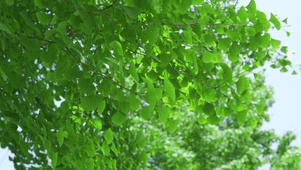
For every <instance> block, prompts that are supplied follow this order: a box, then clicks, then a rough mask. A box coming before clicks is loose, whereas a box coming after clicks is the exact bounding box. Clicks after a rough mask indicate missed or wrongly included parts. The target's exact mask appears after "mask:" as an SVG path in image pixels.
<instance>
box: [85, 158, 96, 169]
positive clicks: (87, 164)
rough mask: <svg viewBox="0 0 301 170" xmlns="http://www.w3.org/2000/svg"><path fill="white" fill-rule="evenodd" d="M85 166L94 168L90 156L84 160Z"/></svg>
mask: <svg viewBox="0 0 301 170" xmlns="http://www.w3.org/2000/svg"><path fill="white" fill-rule="evenodd" d="M85 167H86V168H87V169H94V168H95V167H94V159H92V158H90V159H88V160H86V161H85Z"/></svg>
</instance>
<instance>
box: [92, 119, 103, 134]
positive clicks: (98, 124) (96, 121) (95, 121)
mask: <svg viewBox="0 0 301 170" xmlns="http://www.w3.org/2000/svg"><path fill="white" fill-rule="evenodd" d="M93 124H94V126H95V128H96V129H97V130H98V131H99V130H101V129H102V123H101V120H99V119H94V120H93Z"/></svg>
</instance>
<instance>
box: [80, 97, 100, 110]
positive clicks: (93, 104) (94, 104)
mask: <svg viewBox="0 0 301 170" xmlns="http://www.w3.org/2000/svg"><path fill="white" fill-rule="evenodd" d="M101 99H102V97H101V96H99V95H89V96H85V97H83V98H82V100H81V104H82V107H83V108H84V109H86V110H87V111H90V110H95V109H97V108H98V106H99V105H101V102H102V101H101Z"/></svg>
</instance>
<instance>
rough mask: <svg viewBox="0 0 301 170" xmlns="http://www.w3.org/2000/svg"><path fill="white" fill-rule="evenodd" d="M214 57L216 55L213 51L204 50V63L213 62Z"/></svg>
mask: <svg viewBox="0 0 301 170" xmlns="http://www.w3.org/2000/svg"><path fill="white" fill-rule="evenodd" d="M213 57H214V54H213V53H211V52H204V53H203V57H202V59H203V62H204V63H211V62H212V59H213Z"/></svg>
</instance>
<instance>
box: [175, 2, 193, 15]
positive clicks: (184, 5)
mask: <svg viewBox="0 0 301 170" xmlns="http://www.w3.org/2000/svg"><path fill="white" fill-rule="evenodd" d="M191 4H192V0H184V1H182V2H181V4H180V6H179V8H178V9H177V11H178V12H179V13H181V14H184V13H186V12H187V11H188V8H189V7H190V5H191Z"/></svg>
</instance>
